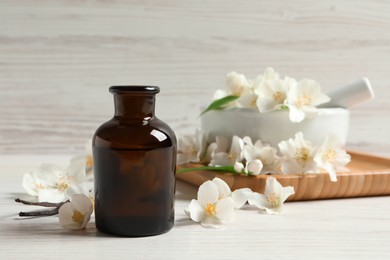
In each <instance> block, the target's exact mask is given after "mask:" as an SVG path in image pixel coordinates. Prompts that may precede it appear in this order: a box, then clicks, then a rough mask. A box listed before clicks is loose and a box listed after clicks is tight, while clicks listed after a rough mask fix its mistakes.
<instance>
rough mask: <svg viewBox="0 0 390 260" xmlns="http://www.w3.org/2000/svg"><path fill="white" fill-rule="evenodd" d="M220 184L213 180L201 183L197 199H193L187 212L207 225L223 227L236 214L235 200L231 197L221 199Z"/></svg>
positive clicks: (197, 220) (192, 217)
mask: <svg viewBox="0 0 390 260" xmlns="http://www.w3.org/2000/svg"><path fill="white" fill-rule="evenodd" d="M219 197H220V194H219V189H218V186H217V185H216V184H215V183H214V182H212V181H206V182H205V183H203V184H202V185H200V187H199V190H198V198H197V200H195V199H193V200H192V201H191V203H190V205H189V206H188V208H187V209H186V210H185V213H186V214H187V215H188V216H189V217H190V218H191V219H192V220H193V221H195V222H200V223H201V225H202V226H205V227H221V226H222V224H223V223H224V222H226V221H229V220H231V219H232V217H233V215H234V201H233V199H232V198H231V197H224V198H222V199H219Z"/></svg>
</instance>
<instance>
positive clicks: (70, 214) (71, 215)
mask: <svg viewBox="0 0 390 260" xmlns="http://www.w3.org/2000/svg"><path fill="white" fill-rule="evenodd" d="M92 212H93V206H92V203H91V201H90V199H89V198H88V197H87V196H85V195H84V194H75V195H73V196H72V197H71V199H70V202H67V203H65V204H64V205H62V206H61V208H60V209H59V212H58V214H59V220H60V225H61V226H62V227H63V228H66V229H83V228H85V226H86V225H87V223H88V221H89V220H90V218H91V214H92Z"/></svg>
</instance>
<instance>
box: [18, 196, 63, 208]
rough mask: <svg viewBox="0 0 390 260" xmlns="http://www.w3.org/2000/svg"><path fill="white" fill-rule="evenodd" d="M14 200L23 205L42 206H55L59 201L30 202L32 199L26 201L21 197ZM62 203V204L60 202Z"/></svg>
mask: <svg viewBox="0 0 390 260" xmlns="http://www.w3.org/2000/svg"><path fill="white" fill-rule="evenodd" d="M15 202H19V203H22V204H25V205H33V206H42V207H57V206H58V204H61V203H62V202H61V203H51V202H32V201H27V200H22V199H19V198H17V199H15ZM61 205H62V204H61Z"/></svg>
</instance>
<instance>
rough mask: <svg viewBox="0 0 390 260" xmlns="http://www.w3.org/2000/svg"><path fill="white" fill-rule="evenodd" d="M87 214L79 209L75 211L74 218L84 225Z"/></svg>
mask: <svg viewBox="0 0 390 260" xmlns="http://www.w3.org/2000/svg"><path fill="white" fill-rule="evenodd" d="M84 218H85V216H84V215H83V214H82V213H81V212H80V211H78V210H75V211H73V216H72V220H73V222H76V223H77V224H79V225H82V224H83V222H84Z"/></svg>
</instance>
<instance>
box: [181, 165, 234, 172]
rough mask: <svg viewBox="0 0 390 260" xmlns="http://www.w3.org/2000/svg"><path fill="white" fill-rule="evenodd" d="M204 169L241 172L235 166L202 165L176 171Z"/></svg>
mask: <svg viewBox="0 0 390 260" xmlns="http://www.w3.org/2000/svg"><path fill="white" fill-rule="evenodd" d="M202 170H209V171H220V172H230V173H234V174H239V173H238V172H236V171H235V170H234V166H201V167H195V168H183V169H181V170H179V171H177V172H176V174H180V173H183V172H191V171H202Z"/></svg>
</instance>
